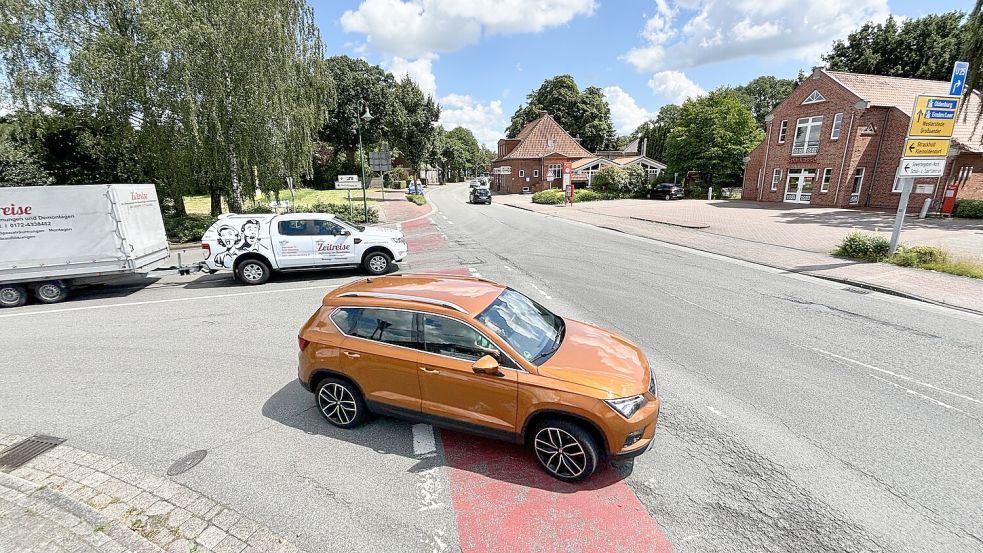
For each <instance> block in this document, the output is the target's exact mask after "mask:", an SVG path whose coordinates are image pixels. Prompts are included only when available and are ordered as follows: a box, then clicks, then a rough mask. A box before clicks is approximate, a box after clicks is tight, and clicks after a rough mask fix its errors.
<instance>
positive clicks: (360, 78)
mask: <svg viewBox="0 0 983 553" xmlns="http://www.w3.org/2000/svg"><path fill="white" fill-rule="evenodd" d="M327 65H328V71H329V72H330V73H331V78H332V81H333V82H334V88H335V95H336V96H335V98H336V102H335V103H334V105H333V107H332V108H331V109H330V110H329V111H328V117H327V121H326V122H325V123H324V126H323V127H322V128H321V132H320V137H321V140H323V141H325V142H328V143H330V144H333V145H334V146H335V147H337V148H338V149H340V150H343V151H344V152H345V153H346V154H347V156H348V161H349V162H350V163H354V162H355V150H356V149H357V148H358V126H359V124H361V125H362V142H363V143H364V144H365V145H369V144H375V143H377V142H379V141H381V140H383V139H384V138H387V136H386V131H387V126H392V125H394V124H398V123H397V122H396V121H395V120H394V119H393V117H395V116H396V113H395V111H394V109H395V107H396V103H395V99H394V97H393V95H394V93H395V90H396V79H395V78H394V77H393V76H392V74H390V73H387V72H386V71H384V70H383V69H382V68H381V67H379V66H378V65H370V64H369V63H368V62H366V61H365V60H362V59H354V58H350V57H348V56H335V57H332V58H328V60H327ZM366 108H368V110H369V113H370V114H371V115H372V120H371V121H369V122H368V123H366V122H364V121H362V120H361V119H360V118H361V117H362V115H364V114H365V110H366Z"/></svg>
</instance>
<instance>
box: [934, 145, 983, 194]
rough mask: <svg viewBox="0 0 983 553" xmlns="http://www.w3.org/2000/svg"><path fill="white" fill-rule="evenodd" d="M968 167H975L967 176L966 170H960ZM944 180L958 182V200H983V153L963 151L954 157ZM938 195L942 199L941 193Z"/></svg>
mask: <svg viewBox="0 0 983 553" xmlns="http://www.w3.org/2000/svg"><path fill="white" fill-rule="evenodd" d="M966 167H972V168H973V171H972V173H970V174H969V176H968V177H967V176H965V175H966V172H965V171H962V172H961V171H960V170H961V169H963V168H966ZM944 182H956V183H957V184H958V185H959V189H958V190H957V191H956V199H957V200H958V199H963V200H983V154H974V153H969V152H963V153H961V154H959V155H958V156H956V157H954V158H952V159H951V160H950V161H949V166H948V167H947V168H946V176H945V180H944ZM940 188H943V187H942V186H940ZM938 197H939V199H941V193H940V194H939V196H938Z"/></svg>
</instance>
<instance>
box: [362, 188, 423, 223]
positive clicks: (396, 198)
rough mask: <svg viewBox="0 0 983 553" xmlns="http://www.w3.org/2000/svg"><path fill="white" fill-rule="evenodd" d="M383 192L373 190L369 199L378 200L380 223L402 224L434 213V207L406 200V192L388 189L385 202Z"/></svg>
mask: <svg viewBox="0 0 983 553" xmlns="http://www.w3.org/2000/svg"><path fill="white" fill-rule="evenodd" d="M382 196H383V194H382V190H380V189H378V188H373V189H370V190H369V198H371V199H373V200H376V202H378V203H376V204H375V206H376V207H377V208H378V209H379V222H380V223H383V224H387V225H392V224H394V223H401V222H403V221H409V220H411V219H416V218H419V217H425V216H427V215H429V214H430V213H431V212H432V211H433V209H434V208H433V205H431V204H430V203H429V199H428V202H427V204H426V205H416V204H415V203H413V202H411V201H409V200H407V199H406V191H405V190H393V189H386V192H385V200H383V198H382Z"/></svg>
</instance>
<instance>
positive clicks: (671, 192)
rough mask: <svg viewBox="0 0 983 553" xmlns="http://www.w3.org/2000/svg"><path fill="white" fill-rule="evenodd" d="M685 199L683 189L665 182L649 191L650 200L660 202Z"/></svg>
mask: <svg viewBox="0 0 983 553" xmlns="http://www.w3.org/2000/svg"><path fill="white" fill-rule="evenodd" d="M682 197H683V187H682V186H677V185H675V184H672V183H671V182H664V183H661V184H657V185H655V186H653V187H652V188H650V189H649V198H652V199H660V200H678V199H681V198H682Z"/></svg>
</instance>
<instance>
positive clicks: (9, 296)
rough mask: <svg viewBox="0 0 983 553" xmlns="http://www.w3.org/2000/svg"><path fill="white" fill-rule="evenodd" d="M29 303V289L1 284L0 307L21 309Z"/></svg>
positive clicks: (18, 285) (16, 285) (17, 285)
mask: <svg viewBox="0 0 983 553" xmlns="http://www.w3.org/2000/svg"><path fill="white" fill-rule="evenodd" d="M25 303H27V289H25V288H24V287H23V286H21V285H20V284H0V307H20V306H22V305H24V304H25Z"/></svg>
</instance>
